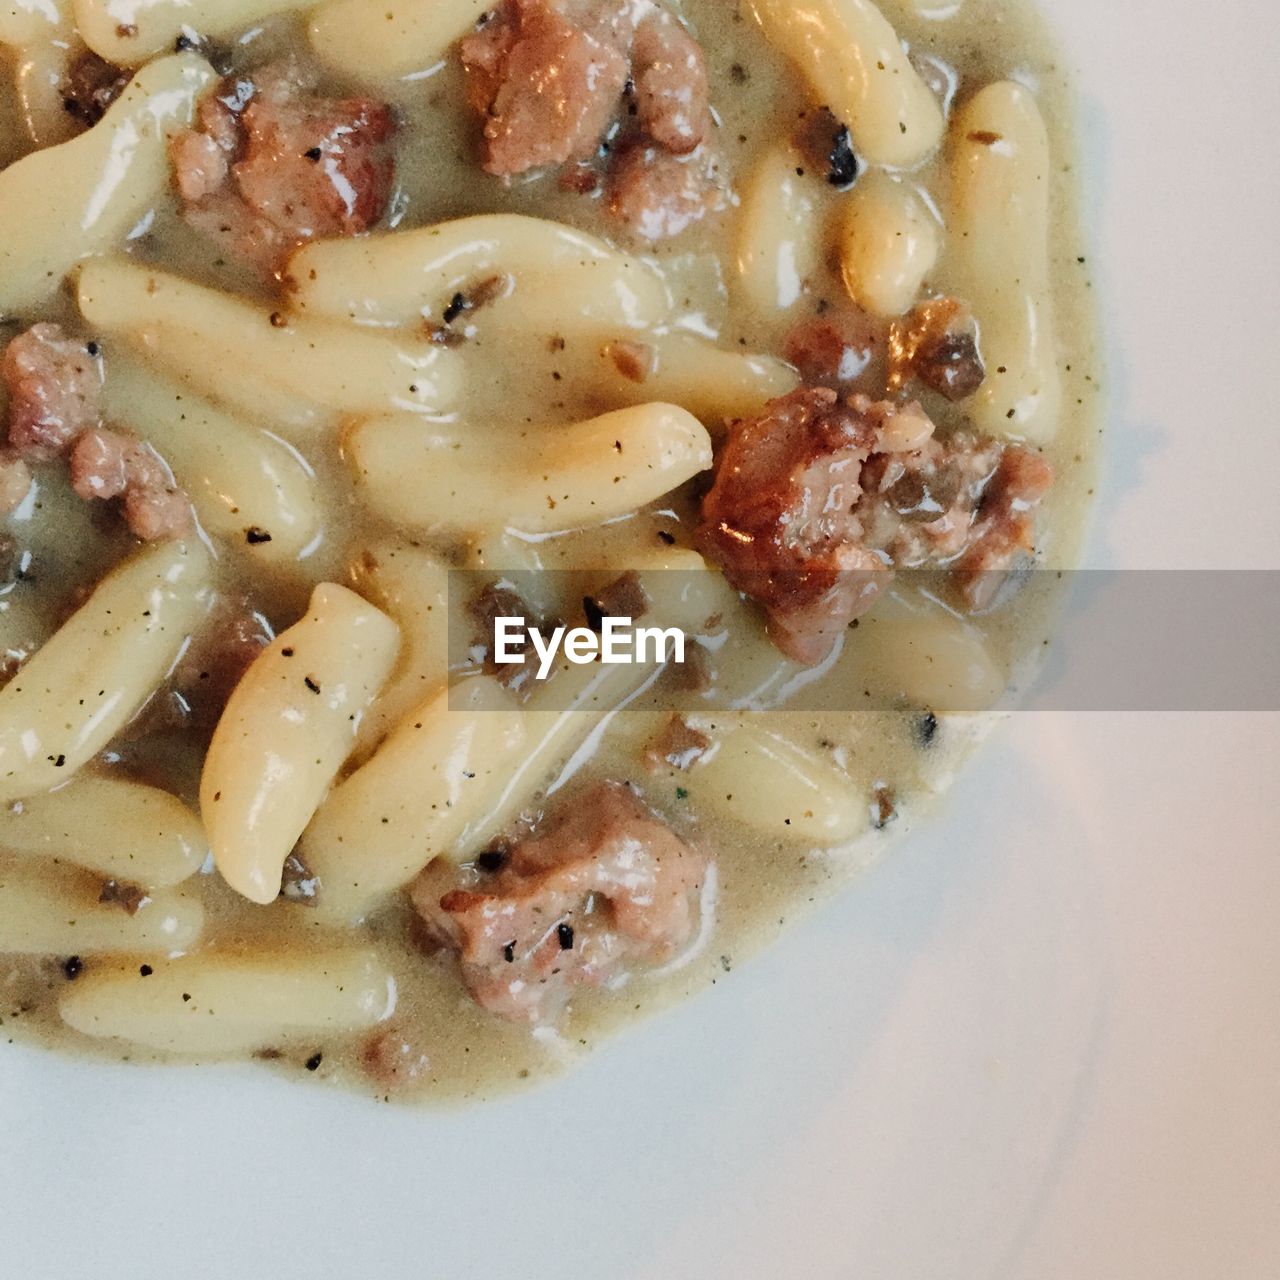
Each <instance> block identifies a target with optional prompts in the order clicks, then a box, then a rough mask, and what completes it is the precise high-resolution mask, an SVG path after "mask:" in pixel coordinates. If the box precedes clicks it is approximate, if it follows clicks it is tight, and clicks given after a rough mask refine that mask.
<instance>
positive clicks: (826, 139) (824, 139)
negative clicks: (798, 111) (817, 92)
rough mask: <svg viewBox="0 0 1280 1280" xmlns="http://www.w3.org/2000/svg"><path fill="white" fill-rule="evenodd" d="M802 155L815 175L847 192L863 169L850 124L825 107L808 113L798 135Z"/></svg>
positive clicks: (798, 145) (797, 143) (797, 139)
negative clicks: (855, 151)
mask: <svg viewBox="0 0 1280 1280" xmlns="http://www.w3.org/2000/svg"><path fill="white" fill-rule="evenodd" d="M796 145H797V147H798V148H799V150H800V154H801V155H802V156H803V157H804V158H805V161H806V162H807V163H808V165H809V166H810V167H811V168H812V170H813V172H814V173H815V174H821V175H822V176H823V177H824V178H826V180H827V181H828V182H829V183H830V184H831V185H832V186H833V187H838V188H839V189H840V190H842V191H845V190H847V189H848V188H849V187H851V186H853V184H854V183H855V182H856V181H857V180H858V175H859V173H861V171H862V169H861V166H860V165H859V163H858V157H857V156H856V155H855V154H854V150H853V140H852V138H851V137H850V135H849V126H848V125H846V124H844V123H842V122H841V121H840V120H837V119H836V117H835V115H834V114H832V112H831V111H829V110H828V109H827V108H826V107H822V108H820V109H819V110H817V111H811V112H808V113H807V114H806V115H805V117H804V120H803V122H802V124H801V127H800V129H799V131H798V132H797V135H796Z"/></svg>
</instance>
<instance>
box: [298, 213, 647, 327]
mask: <svg viewBox="0 0 1280 1280" xmlns="http://www.w3.org/2000/svg"><path fill="white" fill-rule="evenodd" d="M495 279H497V281H498V282H499V283H500V285H501V287H502V292H501V294H500V296H498V297H495V298H493V299H492V300H491V301H489V302H487V303H486V304H485V306H484V307H483V308H482V309H480V310H478V311H476V312H475V313H474V318H475V321H476V323H477V324H486V325H507V326H508V327H512V328H514V329H516V330H517V331H519V332H527V331H529V330H533V331H536V332H545V333H548V334H561V333H566V332H572V331H573V330H575V329H582V328H584V327H585V328H586V329H588V330H591V331H596V330H598V329H599V328H600V326H601V325H602V324H605V325H614V326H616V325H625V326H627V327H630V328H640V327H643V326H646V325H654V324H658V323H659V322H660V321H662V320H664V319H665V318H666V316H667V313H668V310H669V300H668V298H667V291H666V288H665V286H664V285H663V282H662V278H661V276H659V275H658V273H657V272H656V271H655V270H654V269H653V268H652V267H649V266H647V265H646V264H645V263H643V262H641V261H640V260H639V259H637V258H632V257H628V256H627V255H626V254H623V253H619V252H618V251H617V250H616V249H613V248H611V247H610V246H609V245H607V244H606V243H605V242H604V241H603V240H598V239H596V237H595V236H589V235H587V234H586V233H585V232H582V231H575V230H574V229H573V228H572V227H566V226H563V225H562V224H561V223H559V222H548V221H545V220H543V219H541V218H528V217H524V216H522V215H520V214H513V213H492V214H481V215H479V216H477V217H473V218H459V219H457V220H456V221H454V222H442V223H438V224H437V225H435V226H430V227H420V228H418V229H416V230H413V231H397V232H396V233H394V234H393V235H378V236H367V237H360V238H357V239H350V240H324V241H319V242H317V243H315V244H309V245H304V246H303V247H302V248H301V249H299V250H298V252H297V253H296V254H294V256H293V257H292V258H291V259H290V261H289V267H288V270H287V273H286V281H287V283H289V284H290V285H291V286H292V289H293V294H292V301H291V305H292V306H293V308H294V309H295V310H296V311H298V312H300V313H301V314H304V315H310V316H323V317H325V318H327V319H330V320H355V321H356V322H357V323H360V324H379V325H406V324H414V323H417V322H419V321H421V320H422V319H423V318H426V319H428V320H440V319H441V317H442V316H443V315H444V312H445V309H446V308H447V307H448V306H449V304H450V302H451V301H452V299H453V297H454V295H455V294H458V293H461V294H463V295H464V297H465V296H466V295H467V292H468V290H474V289H475V288H476V286H478V285H481V284H489V283H490V282H492V281H494V280H495Z"/></svg>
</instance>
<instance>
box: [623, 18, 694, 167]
mask: <svg viewBox="0 0 1280 1280" xmlns="http://www.w3.org/2000/svg"><path fill="white" fill-rule="evenodd" d="M632 62H633V67H634V71H633V76H632V83H633V85H634V93H635V102H636V113H637V120H638V123H639V125H640V127H641V128H642V129H643V130H644V131H645V133H646V134H648V136H649V137H650V138H652V139H653V141H654V142H656V143H657V144H658V145H659V146H661V147H665V148H666V149H667V150H668V151H669V152H671V154H672V155H677V156H683V155H688V154H689V152H691V151H693V150H695V149H696V148H697V147H698V146H700V145H701V144H702V142H703V141H704V140H705V138H706V137H707V134H708V133H709V132H710V129H711V113H710V110H709V105H710V91H709V89H708V87H707V64H706V59H705V58H704V57H703V54H702V49H701V47H700V46H699V44H698V42H697V41H696V40H695V39H694V38H693V37H692V36H691V35H690V34H689V33H688V32H687V31H686V30H685V29H684V27H682V26H681V25H680V23H679V22H677V21H676V19H675V18H674V17H673V16H672V15H671V13H670V12H669V11H667V10H666V9H655V10H654V11H653V12H652V13H651V14H650V15H649V16H648V17H647V18H645V19H644V21H643V22H641V23H640V25H639V26H638V27H637V28H636V35H635V42H634V44H633V46H632Z"/></svg>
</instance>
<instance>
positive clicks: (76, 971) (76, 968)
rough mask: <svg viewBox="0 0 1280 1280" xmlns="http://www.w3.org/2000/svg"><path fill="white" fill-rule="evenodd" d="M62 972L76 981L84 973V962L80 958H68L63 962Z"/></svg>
mask: <svg viewBox="0 0 1280 1280" xmlns="http://www.w3.org/2000/svg"><path fill="white" fill-rule="evenodd" d="M62 972H63V973H65V974H66V975H67V977H68V978H69V979H71V980H72V981H74V980H75V979H76V978H78V977H79V976H80V975H81V974H82V973H83V972H84V961H83V960H81V959H80V957H79V956H68V957H67V958H66V959H65V960H64V961H63V962H62Z"/></svg>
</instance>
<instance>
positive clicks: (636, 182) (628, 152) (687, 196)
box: [608, 139, 724, 240]
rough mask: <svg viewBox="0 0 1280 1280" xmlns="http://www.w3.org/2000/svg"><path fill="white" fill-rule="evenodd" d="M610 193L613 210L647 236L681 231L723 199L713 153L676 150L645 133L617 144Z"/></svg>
mask: <svg viewBox="0 0 1280 1280" xmlns="http://www.w3.org/2000/svg"><path fill="white" fill-rule="evenodd" d="M608 196H609V211H610V212H611V213H612V214H613V215H614V217H615V218H617V219H618V221H619V222H622V223H624V224H625V225H626V226H627V227H629V228H630V229H631V231H632V232H633V233H634V234H636V235H637V236H639V237H640V238H641V239H643V240H665V239H668V238H670V237H671V236H678V235H679V234H680V233H681V232H682V231H685V230H687V229H688V228H689V227H691V226H693V224H694V223H695V222H698V221H700V220H701V219H702V218H704V217H705V216H706V215H707V214H708V213H714V212H715V211H716V210H718V209H720V208H722V207H723V204H724V191H723V190H722V188H721V186H720V183H719V181H718V161H717V159H716V157H715V155H714V154H713V153H710V152H707V151H704V150H701V149H700V150H698V151H697V152H695V153H694V154H693V155H690V156H675V155H672V154H671V153H670V152H669V151H666V150H664V149H663V148H662V147H656V146H650V145H648V144H647V143H645V142H644V140H643V139H639V140H636V141H634V142H630V143H628V144H626V145H624V146H622V147H619V148H618V150H617V152H616V154H615V156H614V160H613V165H612V167H611V169H610V170H609V185H608Z"/></svg>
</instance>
